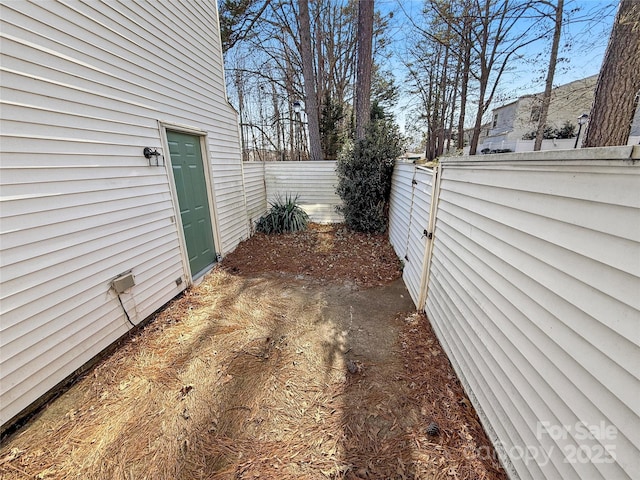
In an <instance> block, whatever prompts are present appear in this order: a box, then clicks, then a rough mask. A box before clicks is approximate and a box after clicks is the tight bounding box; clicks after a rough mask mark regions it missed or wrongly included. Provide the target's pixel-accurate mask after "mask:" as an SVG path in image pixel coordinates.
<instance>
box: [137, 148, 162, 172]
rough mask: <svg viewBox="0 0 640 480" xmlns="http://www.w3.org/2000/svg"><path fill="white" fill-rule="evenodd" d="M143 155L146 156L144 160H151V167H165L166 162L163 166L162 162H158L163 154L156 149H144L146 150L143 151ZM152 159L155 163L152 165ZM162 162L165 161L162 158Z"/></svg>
mask: <svg viewBox="0 0 640 480" xmlns="http://www.w3.org/2000/svg"><path fill="white" fill-rule="evenodd" d="M142 154H143V155H144V158H146V159H147V160H149V166H156V167H157V166H159V165H163V164H164V162H163V163H162V164H161V163H160V162H158V157H162V154H161V153H160V152H159V151H158V150H157V149H155V148H151V147H144V150H143V151H142ZM151 157H154V158H155V159H154V161H153V163H152V161H151ZM162 160H164V157H162Z"/></svg>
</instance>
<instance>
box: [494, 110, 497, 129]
mask: <svg viewBox="0 0 640 480" xmlns="http://www.w3.org/2000/svg"><path fill="white" fill-rule="evenodd" d="M496 125H498V114H497V113H494V114H493V128H496Z"/></svg>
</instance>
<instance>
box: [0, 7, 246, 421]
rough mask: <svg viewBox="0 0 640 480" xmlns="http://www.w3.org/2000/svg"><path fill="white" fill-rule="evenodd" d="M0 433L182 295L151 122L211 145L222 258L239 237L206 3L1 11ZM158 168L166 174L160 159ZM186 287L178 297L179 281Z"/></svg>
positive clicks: (215, 41)
mask: <svg viewBox="0 0 640 480" xmlns="http://www.w3.org/2000/svg"><path fill="white" fill-rule="evenodd" d="M0 8H1V12H0V18H1V22H2V24H1V26H0V36H1V37H2V62H1V64H0V65H1V67H0V68H1V71H2V85H1V87H2V93H1V96H0V98H1V102H2V118H1V126H0V131H1V134H2V141H1V142H0V148H1V154H2V165H1V168H2V172H1V173H0V182H1V183H2V192H1V195H2V199H1V203H0V208H1V214H2V232H1V237H0V242H1V248H2V255H1V267H2V270H1V278H0V281H1V288H0V296H1V309H2V310H1V314H2V324H1V327H0V328H1V335H0V341H1V343H2V349H1V353H0V371H1V375H2V381H1V390H0V405H1V410H0V424H2V425H5V424H6V423H7V422H9V421H10V420H11V419H12V418H13V417H14V416H15V415H17V414H19V413H20V412H21V411H22V410H23V409H25V408H26V407H28V406H29V405H30V404H31V403H32V402H34V401H36V400H37V399H38V398H39V397H41V396H42V395H43V394H45V393H46V392H47V391H49V390H50V389H51V388H52V387H54V386H55V385H56V384H58V383H59V382H61V381H62V380H63V379H65V378H66V377H67V376H68V375H70V374H71V373H73V372H74V371H75V370H76V369H77V368H79V367H81V366H82V365H83V364H85V362H87V361H89V360H90V359H91V358H93V357H94V356H95V355H96V354H98V353H99V352H100V351H102V350H103V349H104V348H105V347H107V346H108V345H110V344H111V343H113V342H114V341H115V340H117V339H118V338H119V337H120V336H122V335H123V334H124V333H126V332H127V330H128V329H129V328H131V325H130V324H129V323H128V322H127V320H126V317H125V314H124V312H123V307H122V306H121V305H120V303H119V300H118V298H117V296H116V295H115V294H114V292H113V290H111V288H110V287H111V280H112V279H113V278H114V277H116V276H117V275H119V274H121V273H122V272H125V271H128V270H131V271H132V273H133V275H134V277H135V286H134V287H133V288H131V289H130V290H129V291H127V292H125V293H124V294H122V301H123V303H124V308H126V310H127V311H128V314H129V316H130V317H131V320H132V322H133V323H138V322H140V321H142V320H143V319H144V318H145V317H147V316H149V315H150V314H151V313H153V312H154V311H155V310H156V309H158V308H159V307H161V306H162V305H163V304H164V303H166V302H167V301H168V300H170V299H171V298H173V297H174V296H175V295H176V294H178V293H179V292H180V291H181V290H183V289H184V288H185V285H186V284H187V283H188V278H187V277H188V275H187V273H186V272H185V267H184V265H185V261H184V260H185V259H184V257H183V252H182V250H181V246H180V245H181V242H180V235H181V233H180V231H179V227H178V223H177V220H176V219H177V215H178V213H177V211H176V209H175V202H174V197H173V194H172V187H171V185H170V180H169V178H170V177H169V175H168V173H169V172H168V171H167V166H166V165H164V166H163V165H160V166H150V165H149V161H148V160H147V159H146V158H144V156H143V155H142V151H143V148H144V147H146V146H149V147H153V148H157V149H158V150H159V151H161V152H162V153H163V154H164V155H165V156H167V155H168V152H166V151H164V148H163V147H164V146H165V145H163V138H164V137H163V130H162V127H161V125H176V126H180V128H182V127H188V128H189V129H191V130H194V131H197V132H201V133H202V134H203V135H206V137H205V138H206V142H205V149H204V151H205V152H207V155H205V157H206V158H205V159H204V161H205V167H206V168H207V169H209V170H210V178H211V179H212V184H213V185H212V186H213V192H212V195H211V198H212V200H213V204H214V207H215V211H214V217H215V220H216V226H215V227H214V230H215V240H216V247H217V250H218V252H219V253H221V254H224V253H226V252H228V251H230V250H232V249H233V248H234V247H235V245H236V244H237V243H238V242H239V241H240V239H242V238H243V237H246V236H247V234H248V229H247V220H246V213H245V203H244V202H245V199H244V191H243V176H242V165H241V162H240V146H239V139H238V127H237V119H236V114H235V112H234V111H233V109H232V108H231V107H230V106H229V104H228V103H227V100H226V96H225V91H224V79H223V67H222V55H221V48H220V40H219V33H218V32H219V29H218V20H217V11H216V7H215V3H213V2H190V1H180V0H174V1H164V2H140V3H136V2H128V1H122V2H117V1H92V2H80V1H70V2H64V3H63V2H30V1H20V2H3V3H2V5H1V7H0ZM165 163H166V162H165ZM179 278H180V279H182V283H181V284H179V285H178V284H177V282H176V280H177V279H179Z"/></svg>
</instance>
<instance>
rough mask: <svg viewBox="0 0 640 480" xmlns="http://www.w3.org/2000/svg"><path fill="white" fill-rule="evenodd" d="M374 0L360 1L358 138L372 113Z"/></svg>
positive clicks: (361, 135)
mask: <svg viewBox="0 0 640 480" xmlns="http://www.w3.org/2000/svg"><path fill="white" fill-rule="evenodd" d="M373 14H374V0H360V1H359V3H358V36H357V45H358V58H357V62H358V70H357V76H356V139H358V140H360V139H363V138H364V136H365V129H366V126H367V124H368V123H369V119H370V115H371V68H372V64H373V58H372V56H371V50H372V44H373V16H374V15H373Z"/></svg>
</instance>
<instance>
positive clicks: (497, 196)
mask: <svg viewBox="0 0 640 480" xmlns="http://www.w3.org/2000/svg"><path fill="white" fill-rule="evenodd" d="M639 148H640V147H635V149H632V148H631V147H611V148H598V149H583V150H569V151H564V152H535V153H534V152H530V153H523V154H506V155H492V156H491V157H482V156H480V157H457V158H450V159H445V160H444V161H443V164H442V173H441V182H440V188H439V197H438V198H439V200H438V203H437V208H436V209H435V216H436V224H435V233H434V244H433V253H432V256H431V261H430V263H427V264H428V265H429V272H426V271H425V272H424V273H423V275H426V276H427V278H428V286H427V290H426V304H423V305H420V304H418V308H419V309H423V308H424V309H425V311H426V313H427V316H428V317H429V320H430V321H431V324H432V325H433V327H434V330H435V331H436V333H437V335H438V337H439V339H440V341H441V343H442V344H443V347H444V348H445V350H446V352H447V354H448V356H449V359H450V360H451V362H452V364H453V366H454V368H455V369H456V371H457V373H458V377H459V378H460V380H461V382H462V383H463V385H464V387H465V390H466V391H467V393H468V394H469V397H470V398H471V400H472V402H473V403H474V406H475V407H476V410H477V411H478V413H479V415H480V417H481V420H482V422H483V424H484V426H485V428H486V430H487V431H488V433H489V435H490V437H491V439H492V441H493V443H494V445H495V446H496V448H497V450H498V452H499V454H500V456H501V460H502V461H503V464H504V465H505V466H506V467H507V470H508V471H509V473H510V476H511V478H522V479H536V480H537V479H556V478H563V479H583V478H589V479H609V478H616V479H624V478H629V479H630V478H635V476H636V475H637V472H638V471H640V433H639V432H640V400H639V399H638V395H637V393H638V391H640V374H639V373H638V368H637V366H638V364H639V363H640V300H639V298H640V297H639V296H638V291H640V222H638V218H639V216H640V194H639V193H638V192H640V167H639V165H640V164H639V161H640V150H639ZM403 173H404V174H405V175H404V176H405V177H406V176H407V172H403ZM396 188H397V186H396V184H394V189H396ZM394 196H396V198H398V197H397V192H393V191H392V198H394ZM405 208H406V209H408V210H411V208H412V207H411V205H407V206H406V207H405ZM396 211H398V208H397V206H396V209H395V210H392V215H395V212H396ZM433 212H434V210H433V209H432V211H431V214H433ZM396 221H397V220H395V219H394V218H392V219H391V224H392V225H394V224H395V223H396ZM408 287H409V285H408ZM587 429H590V430H591V432H592V433H591V434H589V433H588V432H587Z"/></svg>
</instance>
